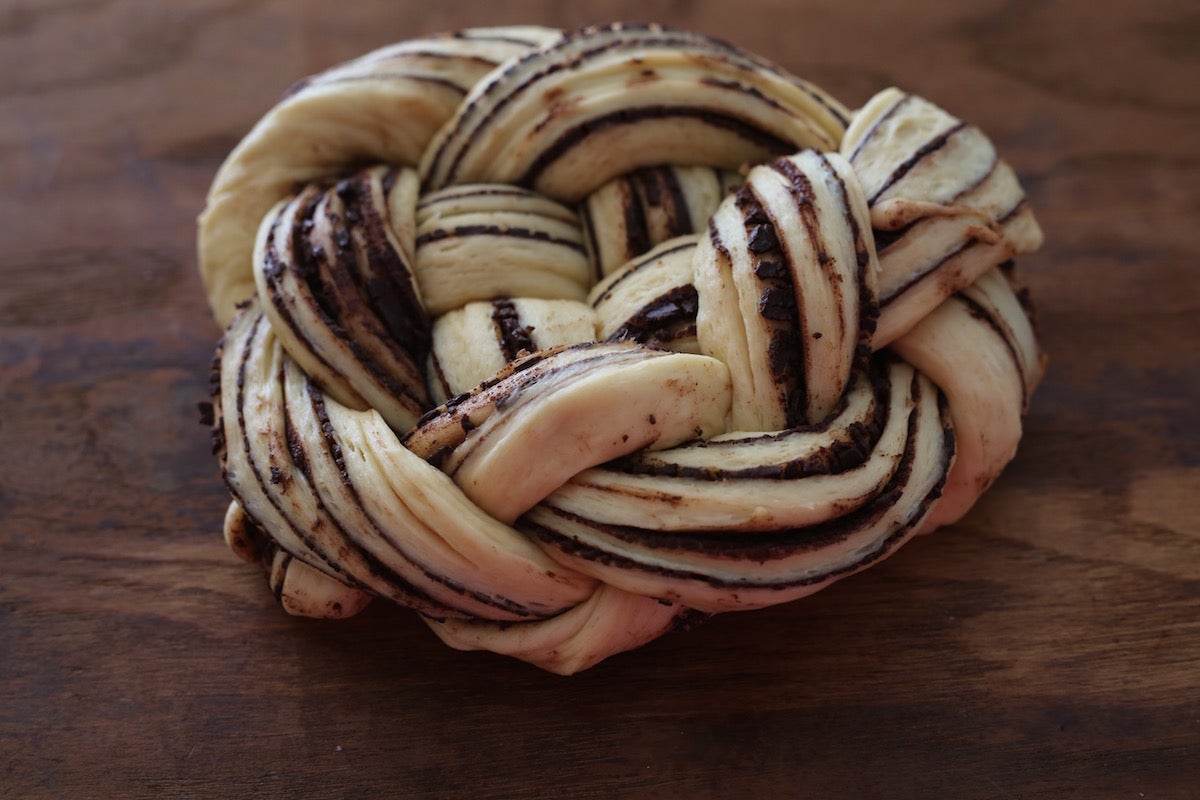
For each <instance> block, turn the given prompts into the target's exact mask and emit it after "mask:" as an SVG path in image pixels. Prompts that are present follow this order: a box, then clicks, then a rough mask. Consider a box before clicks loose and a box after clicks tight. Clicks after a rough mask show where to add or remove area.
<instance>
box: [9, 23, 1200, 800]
mask: <svg viewBox="0 0 1200 800" xmlns="http://www.w3.org/2000/svg"><path fill="white" fill-rule="evenodd" d="M1102 5H1103V9H1101V8H1100V7H1099V6H1096V5H1095V4H1092V3H1087V2H1082V0H1081V1H1080V2H1058V3H1053V2H1050V3H1041V2H1008V3H1005V2H986V3H959V2H950V0H943V1H941V2H917V3H874V2H860V3H850V2H847V3H839V4H835V3H816V2H813V3H805V2H782V1H781V0H744V2H741V3H711V4H702V3H698V2H688V1H687V0H681V1H679V2H674V1H670V2H669V1H668V0H662V1H661V2H660V1H659V0H643V2H638V3H627V2H621V1H620V0H610V1H609V2H590V3H576V4H561V5H560V4H555V3H545V2H534V0H520V1H518V2H510V3H505V4H493V3H486V2H453V3H420V4H416V3H402V4H386V3H357V2H351V1H350V0H346V2H341V3H327V2H315V1H312V2H284V1H283V0H278V1H277V2H237V1H236V0H177V1H175V2H169V3H168V2H148V1H146V2H133V0H129V1H128V2H117V1H116V0H113V1H110V2H106V1H104V0H55V1H54V2H49V1H47V2H33V1H32V0H30V1H29V2H22V0H8V1H6V2H0V187H2V189H0V245H2V248H0V278H2V280H0V797H5V798H51V797H56V798H93V797H95V798H110V797H124V798H142V797H146V798H149V797H206V798H207V797H231V798H363V797H447V798H449V797H496V798H501V797H503V798H522V797H527V798H534V797H570V798H591V797H617V796H620V797H639V796H646V797H656V798H699V797H714V798H716V797H720V798H732V797H755V798H758V797H763V798H767V797H903V798H907V797H914V798H915V797H922V798H925V797H956V798H1014V797H1028V798H1033V797H1077V798H1109V797H1112V798H1131V799H1133V798H1141V797H1146V798H1179V799H1181V800H1182V799H1184V798H1195V797H1198V796H1200V414H1198V412H1197V403H1198V400H1200V355H1198V350H1197V345H1198V343H1200V281H1197V280H1196V278H1195V275H1196V265H1197V263H1200V157H1198V150H1197V143H1198V142H1200V94H1198V93H1197V88H1196V87H1197V86H1200V55H1198V53H1200V51H1198V50H1197V42H1200V16H1197V13H1196V11H1195V8H1194V6H1193V5H1192V4H1189V3H1186V2H1177V3H1166V2H1164V3H1125V4H1122V5H1120V6H1119V7H1118V6H1117V5H1116V4H1102ZM611 18H623V19H657V20H660V21H663V22H667V23H670V24H674V25H678V26H683V27H690V28H694V29H697V30H700V31H703V32H707V33H712V34H717V35H720V36H722V37H725V38H728V39H731V40H734V41H736V42H739V43H740V44H742V45H744V46H745V47H747V48H749V49H752V50H755V51H758V52H760V53H761V54H763V55H765V56H767V57H769V58H772V59H774V60H776V61H779V62H780V63H782V64H783V65H785V66H787V67H788V68H790V69H792V70H793V71H795V72H797V73H799V74H801V75H804V76H806V77H809V78H811V79H813V80H815V81H816V82H818V83H820V84H822V85H824V86H825V87H826V88H828V89H829V90H831V91H833V92H834V93H835V94H837V95H839V96H840V97H842V98H843V99H844V100H845V101H846V102H847V103H849V104H851V105H857V104H858V103H861V102H862V101H863V100H865V99H866V98H867V97H868V96H869V95H870V94H871V93H873V92H874V91H875V90H876V89H879V88H882V87H884V86H886V85H889V84H896V85H900V86H903V87H905V88H908V89H911V90H914V91H917V92H920V93H923V94H925V95H927V96H928V97H930V98H931V99H933V100H935V101H936V102H938V103H940V104H942V105H944V106H946V107H948V108H950V109H951V110H953V111H955V112H956V113H958V114H959V115H961V116H963V117H965V118H967V119H969V120H971V121H973V122H975V123H977V124H978V125H980V126H981V127H982V128H983V129H984V130H985V131H987V132H988V133H989V134H990V135H991V136H992V137H993V139H994V140H995V141H996V142H997V144H998V146H999V148H1000V150H1001V152H1002V153H1003V154H1004V155H1005V156H1006V157H1007V158H1008V159H1009V160H1010V161H1011V162H1012V163H1013V164H1014V166H1015V167H1016V168H1017V170H1018V172H1019V173H1020V174H1021V176H1022V178H1023V181H1024V183H1025V185H1026V187H1027V189H1028V191H1029V194H1030V198H1031V201H1032V203H1033V204H1034V207H1035V209H1036V210H1037V212H1038V215H1039V217H1040V219H1041V221H1042V223H1043V225H1044V227H1045V229H1046V233H1047V237H1048V239H1047V245H1046V247H1045V248H1044V250H1043V251H1042V252H1041V253H1039V254H1038V255H1036V256H1035V257H1032V258H1028V259H1026V260H1025V262H1024V264H1023V268H1024V271H1025V274H1026V276H1027V278H1028V280H1029V282H1030V284H1031V285H1032V288H1033V291H1034V294H1035V298H1036V301H1037V303H1038V307H1039V310H1040V325H1041V331H1042V336H1043V339H1044V343H1045V346H1046V348H1047V349H1048V351H1049V353H1050V355H1051V358H1052V363H1051V371H1050V373H1049V376H1048V378H1047V379H1046V382H1045V383H1044V384H1043V386H1042V387H1041V389H1040V391H1039V392H1038V394H1037V395H1036V398H1035V401H1034V404H1033V407H1032V409H1031V412H1030V415H1029V417H1028V419H1027V422H1026V438H1025V441H1024V443H1023V445H1022V449H1021V452H1020V454H1019V455H1018V458H1017V459H1016V461H1015V462H1014V463H1013V464H1012V465H1011V466H1010V468H1009V470H1008V471H1007V473H1006V474H1005V475H1004V477H1003V478H1002V479H1001V481H1000V482H999V484H998V485H997V486H996V487H995V488H994V490H993V491H992V492H991V493H990V494H989V495H987V497H986V498H985V499H984V500H983V501H982V502H981V503H980V504H979V506H978V507H977V508H976V509H975V511H973V512H972V513H971V514H970V515H969V516H968V518H967V519H966V520H964V521H963V522H962V523H961V524H959V525H957V526H955V527H954V528H953V529H947V530H943V531H941V532H940V533H938V534H936V535H934V536H931V537H924V538H922V539H920V540H918V541H915V542H914V543H912V544H910V545H909V546H908V547H906V548H905V549H904V550H903V551H902V552H901V553H900V554H899V555H897V556H895V557H894V558H892V559H891V560H890V561H888V562H887V563H885V564H883V565H882V566H880V567H878V568H876V569H873V570H871V571H869V572H867V573H864V574H862V575H860V576H856V577H854V578H852V579H849V580H846V581H843V582H842V583H839V584H837V585H836V586H834V587H833V588H831V589H829V590H827V591H825V592H822V593H820V594H818V595H816V596H814V597H812V598H810V599H808V600H804V601H800V602H797V603H794V604H792V605H789V606H785V607H779V608H774V609H770V610H767V611H763V612H758V613H753V614H743V615H727V616H723V617H718V618H716V619H715V620H713V621H712V622H710V623H709V624H707V625H706V626H704V627H702V628H700V629H699V630H696V631H693V632H690V633H686V634H675V635H672V636H669V637H667V638H665V639H663V640H660V641H658V642H656V643H654V644H652V645H650V646H648V647H646V648H644V649H642V650H640V651H637V652H634V653H630V654H626V655H622V656H618V657H615V658H613V659H611V660H610V661H608V662H605V663H604V664H602V665H600V666H599V667H597V668H595V669H593V670H591V671H589V672H586V673H584V674H581V675H578V676H576V677H573V678H569V679H564V678H558V677H554V676H551V675H548V674H545V673H542V672H540V671H538V670H536V669H534V668H532V667H528V666H525V665H523V664H521V663H519V662H515V661H511V660H507V659H504V658H501V657H498V656H493V655H489V654H463V653H457V652H454V651H451V650H449V649H447V648H446V647H444V646H443V645H442V644H440V643H439V642H438V641H437V640H436V639H435V638H434V637H433V636H432V635H431V634H430V633H429V632H428V631H427V630H426V629H425V628H424V627H423V626H422V625H421V623H420V622H419V621H418V620H417V619H416V618H415V617H413V616H412V615H411V614H409V613H407V612H402V611H390V610H388V609H386V608H385V607H383V605H382V604H378V607H373V608H372V609H370V610H368V612H367V613H365V614H364V615H363V616H361V617H360V618H357V619H354V620H350V621H347V622H342V623H317V622H312V621H305V620H298V619H292V618H289V617H287V616H286V615H285V614H283V613H282V612H281V611H280V610H279V609H278V608H277V607H276V606H275V603H274V601H273V599H272V598H271V596H270V594H269V593H268V591H267V589H266V588H265V585H264V583H263V581H262V578H261V576H260V575H259V574H258V573H257V572H255V571H254V570H253V569H251V568H249V567H246V566H245V565H243V564H242V563H240V562H238V561H237V560H236V559H235V558H234V557H233V556H232V555H231V554H230V553H229V552H228V551H227V550H226V548H225V546H224V544H223V543H222V541H221V537H220V524H221V515H222V512H223V510H224V507H225V498H226V494H225V490H224V488H223V487H222V485H221V483H220V480H219V475H218V470H217V467H216V464H215V463H214V462H213V460H212V459H211V458H210V456H209V454H208V434H207V431H206V430H205V429H203V428H202V427H201V426H200V425H199V424H197V413H196V402H197V401H198V400H200V399H202V398H203V396H204V394H205V388H206V378H207V371H208V364H209V358H210V353H211V348H212V346H213V343H214V340H215V337H216V336H217V334H218V331H217V329H216V327H215V326H214V324H213V323H212V322H211V321H210V318H209V316H208V310H207V308H206V306H205V301H204V299H203V296H202V292H201V288H200V283H199V280H198V278H197V276H196V271H195V256H194V245H193V242H194V219H195V215H196V213H197V212H198V211H199V209H200V207H201V204H202V199H203V196H204V193H205V191H206V189H207V186H208V182H209V181H210V180H211V178H212V175H213V173H214V171H215V169H216V167H217V165H218V164H219V163H220V161H221V159H222V158H223V157H224V155H225V154H226V153H227V152H228V150H229V149H230V148H231V147H232V146H233V145H234V144H235V143H236V141H237V140H238V138H239V137H240V136H241V135H242V134H243V133H244V132H246V131H247V130H248V129H249V127H250V126H251V125H252V124H253V122H254V121H255V120H256V119H257V117H258V116H259V115H260V114H261V113H262V112H263V111H265V110H266V109H267V108H268V106H269V105H270V104H271V103H272V102H273V101H274V99H275V98H276V97H277V96H278V95H279V93H280V92H281V91H282V90H283V89H284V88H286V87H287V86H288V85H289V84H290V83H291V82H292V81H293V80H295V79H297V78H299V77H301V76H303V75H305V74H308V73H311V72H313V71H316V70H319V69H321V68H323V67H326V66H329V65H331V64H333V63H335V62H338V61H341V60H344V59H346V58H349V57H352V56H354V55H357V54H359V53H361V52H364V51H365V50H367V49H369V48H372V47H375V46H377V45H380V44H383V43H386V42H389V41H392V40H397V39H402V38H407V37H409V36H412V35H415V34H420V33H426V32H432V31H437V30H443V29H450V28H455V27H460V26H463V25H470V24H492V23H500V22H538V23H544V24H551V25H562V26H573V25H575V24H577V23H579V22H583V21H603V20H607V19H611Z"/></svg>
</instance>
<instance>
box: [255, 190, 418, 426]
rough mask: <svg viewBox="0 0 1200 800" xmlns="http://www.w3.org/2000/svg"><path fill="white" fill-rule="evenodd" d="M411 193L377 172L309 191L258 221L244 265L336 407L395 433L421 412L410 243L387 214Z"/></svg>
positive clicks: (279, 328)
mask: <svg viewBox="0 0 1200 800" xmlns="http://www.w3.org/2000/svg"><path fill="white" fill-rule="evenodd" d="M414 189H415V176H414V174H413V173H412V171H411V170H407V171H404V172H401V173H399V174H398V173H396V172H393V171H388V170H385V169H383V168H374V169H370V170H367V171H365V172H362V173H359V174H356V175H354V176H351V177H349V178H345V179H343V180H340V181H338V182H336V183H335V184H334V185H333V186H331V187H329V188H327V189H323V188H322V187H320V186H319V185H309V186H308V187H307V188H306V189H305V190H304V191H302V192H301V193H300V194H298V195H297V196H296V197H295V198H293V199H292V200H290V201H285V202H281V203H280V204H279V205H278V206H276V208H275V209H273V210H272V211H271V212H270V213H269V214H267V216H266V217H265V218H264V221H263V225H262V228H261V231H260V233H259V240H258V245H257V247H256V252H255V257H254V267H255V270H254V277H255V282H256V286H257V289H258V296H259V299H260V301H261V302H262V304H263V307H264V309H265V310H266V313H267V316H268V317H269V319H270V320H271V323H272V327H273V328H274V329H275V330H276V332H277V335H278V336H279V338H280V339H281V341H282V342H283V344H284V346H285V347H286V349H287V351H288V353H289V354H290V355H291V356H292V357H293V358H294V359H295V360H296V361H297V362H299V363H300V365H301V366H302V367H303V368H304V370H305V371H306V372H307V373H308V374H309V375H310V376H312V377H313V378H314V379H315V380H317V381H318V382H319V383H320V384H321V385H322V387H323V388H324V389H325V390H326V391H328V392H330V393H331V394H332V395H333V396H335V397H337V398H338V399H339V400H340V401H341V402H343V403H345V404H347V405H350V406H353V407H356V408H360V409H365V408H376V409H378V410H379V412H380V413H381V414H383V415H384V417H385V418H386V419H387V420H388V421H389V422H390V423H391V424H392V425H393V426H394V427H396V428H398V429H401V430H403V429H406V428H408V427H411V426H412V424H413V422H415V421H416V419H417V417H419V416H420V415H421V413H422V412H423V411H424V410H425V408H426V407H427V405H428V404H427V401H426V397H425V376H424V373H423V370H422V366H423V363H424V361H425V358H426V355H427V353H428V350H429V321H428V319H427V316H426V313H425V308H424V305H423V303H422V301H421V296H420V292H419V289H418V288H417V284H416V282H415V280H414V275H413V269H412V267H411V266H410V265H409V261H410V257H409V256H406V255H405V251H408V252H410V253H411V251H412V245H411V243H409V244H408V246H407V247H405V246H404V245H403V244H402V243H401V242H400V241H399V240H398V238H397V235H396V233H395V231H394V228H393V225H392V221H391V218H390V211H389V207H390V206H392V205H393V204H394V203H396V196H399V197H400V198H401V199H400V200H399V201H398V203H396V204H399V205H403V203H404V200H403V198H404V196H405V195H409V196H415V195H411V192H412V191H413V190H414Z"/></svg>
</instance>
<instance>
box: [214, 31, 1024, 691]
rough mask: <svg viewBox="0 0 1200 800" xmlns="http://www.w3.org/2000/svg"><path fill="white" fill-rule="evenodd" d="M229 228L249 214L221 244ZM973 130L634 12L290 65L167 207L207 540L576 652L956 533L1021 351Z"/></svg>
mask: <svg viewBox="0 0 1200 800" xmlns="http://www.w3.org/2000/svg"><path fill="white" fill-rule="evenodd" d="M256 231H257V234H256V233H255V232H256ZM1040 243H1041V232H1040V230H1039V228H1038V227H1037V223H1036V221H1035V220H1034V218H1033V215H1032V212H1031V211H1030V209H1029V207H1028V204H1027V202H1026V200H1025V197H1024V194H1023V192H1022V190H1021V187H1020V185H1019V184H1018V182H1017V180H1016V178H1015V176H1014V174H1013V172H1012V170H1011V168H1009V167H1008V166H1007V165H1006V164H1005V163H1004V162H1003V161H1002V160H1000V159H999V157H998V155H997V154H996V151H995V148H994V147H993V146H992V144H991V143H990V142H989V141H988V139H987V137H986V136H984V134H983V133H982V132H981V131H979V130H978V129H977V128H975V127H972V126H970V125H968V124H966V123H964V122H962V121H961V120H959V119H957V118H956V117H954V116H953V115H951V114H949V113H948V112H946V111H944V110H942V109H940V108H938V107H937V106H935V105H933V104H931V103H929V102H928V101H925V100H923V99H921V98H919V97H916V96H913V95H910V94H906V93H903V92H901V91H899V90H896V89H887V90H884V91H882V92H880V93H879V94H878V95H877V96H876V97H874V98H872V99H871V100H869V101H868V102H867V103H866V104H865V105H864V106H863V107H862V109H860V110H859V111H857V112H853V113H852V112H850V111H848V110H847V109H846V108H845V107H843V106H842V105H841V104H840V103H839V102H838V101H837V100H835V99H834V98H832V97H830V96H829V95H827V94H826V93H825V92H823V91H822V90H821V89H819V88H818V87H815V86H813V85H811V84H809V83H806V82H805V81H802V80H800V79H799V78H796V77H794V76H791V75H788V74H787V73H786V72H785V71H783V70H781V69H780V68H779V67H777V66H774V65H772V64H769V63H768V62H766V61H764V60H762V59H760V58H758V57H756V56H753V55H750V54H747V53H745V52H742V51H740V50H738V49H737V48H735V47H732V46H731V45H728V44H725V43H722V42H718V41H715V40H712V39H708V38H705V37H703V36H699V35H696V34H693V33H688V32H684V31H676V30H670V29H666V28H662V27H659V26H656V25H636V26H629V25H608V26H602V27H594V28H584V29H580V30H578V31H574V32H571V33H566V34H564V33H561V32H559V31H553V30H548V29H543V28H531V27H521V28H495V29H475V30H470V31H464V32H461V33H458V34H452V35H447V36H440V37H431V38H427V39H421V40H416V41H414V42H406V43H402V44H398V45H394V46H392V47H388V48H384V49H382V50H379V51H377V52H375V53H371V54H368V55H366V56H364V57H362V58H360V59H357V60H355V61H352V62H349V63H348V64H345V65H342V66H339V67H335V68H333V69H331V70H329V71H327V72H325V73H323V74H321V75H317V76H314V77H312V78H310V79H308V80H306V81H302V82H300V83H298V84H296V86H294V87H293V88H292V89H291V90H290V91H289V92H288V94H287V95H285V97H284V98H283V100H281V101H280V103H279V105H278V106H276V107H275V108H274V109H272V110H271V111H270V112H268V113H267V114H266V116H264V118H263V120H262V121H261V122H260V123H259V124H258V125H257V126H256V127H255V129H254V130H253V131H252V132H251V133H250V134H249V135H248V136H247V138H246V139H245V140H244V141H243V142H242V144H241V145H239V146H238V148H237V149H235V150H234V152H233V153H232V154H231V155H230V157H229V159H228V160H227V162H226V163H225V165H224V166H223V167H222V169H221V171H220V172H219V173H218V175H217V177H216V179H215V181H214V184H213V188H212V191H211V193H210V195H209V201H208V206H207V208H206V209H205V212H204V214H203V215H202V217H201V222H200V266H201V272H202V275H203V276H204V279H205V284H206V287H207V288H208V291H209V299H210V301H211V304H212V307H213V311H214V315H215V316H216V318H217V319H218V320H219V321H220V322H221V323H222V324H225V325H227V326H228V327H227V329H226V331H225V335H224V337H223V338H222V340H221V343H220V345H219V347H218V350H217V355H216V359H215V361H214V370H213V381H212V384H213V399H212V403H213V413H212V415H211V420H209V421H210V422H211V424H212V426H213V440H214V452H215V453H216V455H217V456H218V458H219V460H220V462H221V466H222V470H223V474H224V477H225V481H226V483H227V484H228V486H229V489H230V492H231V494H232V497H233V500H232V503H231V504H230V506H229V510H228V512H227V513H226V518H225V536H226V540H227V542H228V543H229V546H230V547H231V548H232V549H233V550H234V551H235V552H236V553H238V554H239V555H240V556H242V557H243V558H245V559H246V560H248V561H252V562H255V563H258V564H260V565H261V566H262V567H263V569H264V571H265V572H266V574H267V578H268V584H269V586H270V587H271V590H272V591H273V592H274V593H275V595H276V597H277V598H278V599H279V600H280V602H281V604H282V605H283V606H284V608H285V609H286V610H287V611H288V612H290V613H293V614H299V615H305V616H314V617H345V616H349V615H352V614H355V613H357V612H358V611H360V610H361V609H362V608H364V607H365V606H366V605H367V604H368V603H369V602H370V601H371V600H372V598H376V597H378V598H384V599H386V600H390V601H392V602H395V603H398V604H400V605H403V606H407V607H409V608H412V609H414V610H415V611H416V612H418V613H419V614H421V615H422V617H423V618H424V619H425V620H426V621H427V622H428V624H429V626H430V627H431V628H432V630H433V631H434V632H435V633H436V634H437V635H438V636H439V637H441V638H442V639H443V640H444V641H446V642H447V643H448V644H450V645H451V646H453V647H457V648H462V649H479V648H482V649H489V650H493V651H496V652H499V653H506V654H509V655H513V656H516V657H518V658H522V659H525V660H527V661H530V662H532V663H535V664H538V665H539V666H542V667H544V668H546V669H549V670H553V671H556V672H561V673H570V672H575V671H577V670H580V669H585V668H587V667H589V666H591V665H593V664H595V663H597V662H598V661H600V660H602V659H604V658H606V657H608V656H610V655H612V654H614V653H618V652H621V651H623V650H628V649H630V648H633V647H637V646H639V645H641V644H643V643H645V642H647V641H649V640H651V639H653V638H655V637H657V636H659V635H661V634H663V633H665V632H667V631H669V630H674V629H679V628H686V627H689V626H691V625H692V624H695V623H696V622H697V621H699V620H701V619H703V618H705V617H706V616H708V615H711V614H715V613H720V612H728V611H737V610H747V609H753V608H760V607H763V606H767V605H772V604H776V603H781V602H786V601H790V600H793V599H796V598H800V597H803V596H805V595H808V594H811V593H812V592H815V591H817V590H819V589H821V588H822V587H824V586H827V585H829V584H830V583H831V582H833V581H836V580H839V579H841V578H843V577H846V576H848V575H851V574H853V573H855V572H857V571H860V570H862V569H866V568H868V567H870V566H871V565H873V564H876V563H878V562H879V561H880V560H882V559H883V558H886V557H887V556H888V555H889V554H891V553H893V552H895V550H896V549H897V548H899V547H900V546H902V545H903V544H904V543H905V542H906V541H908V540H909V538H911V537H912V536H913V535H915V534H917V533H918V532H923V531H929V530H932V529H933V528H935V527H938V526H940V525H946V524H950V523H953V522H954V521H955V520H957V519H959V518H960V517H961V516H962V515H963V514H965V513H967V511H968V510H969V509H970V508H971V506H972V504H973V503H974V502H975V500H976V499H977V498H978V497H979V496H980V494H981V493H982V492H983V491H984V490H985V489H986V488H987V487H988V486H989V485H990V484H991V483H992V482H993V481H995V480H996V479H997V477H998V476H999V474H1000V472H1001V471H1002V470H1003V468H1004V466H1005V465H1006V464H1007V463H1008V462H1009V460H1011V458H1012V457H1013V455H1014V453H1015V451H1016V447H1017V443H1018V441H1019V439H1020V436H1021V418H1022V415H1023V413H1024V411H1025V409H1026V408H1027V406H1028V403H1029V401H1030V397H1031V394H1032V392H1033V391H1034V389H1035V388H1036V386H1037V384H1038V382H1039V380H1040V378H1041V375H1042V371H1043V369H1044V358H1043V356H1042V354H1041V351H1040V349H1039V347H1038V343H1037V339H1036V336H1035V332H1034V328H1033V324H1032V321H1031V317H1030V306H1029V303H1028V296H1027V293H1026V292H1025V290H1024V289H1023V288H1022V287H1021V285H1020V283H1019V280H1018V278H1017V276H1016V273H1015V268H1014V267H1013V263H1012V261H1013V258H1014V257H1016V256H1019V255H1022V254H1026V253H1030V252H1032V251H1034V250H1036V249H1037V247H1038V246H1039V245H1040Z"/></svg>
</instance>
